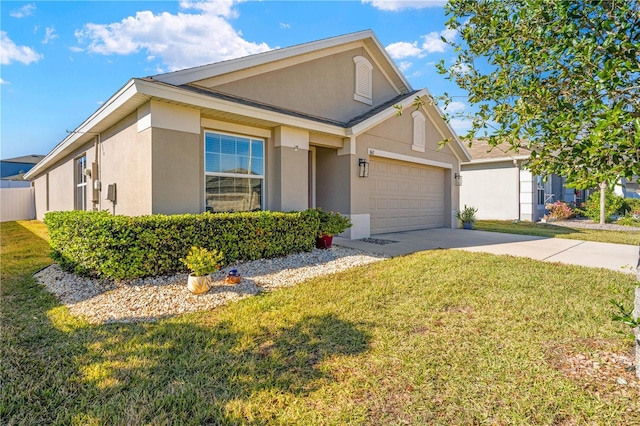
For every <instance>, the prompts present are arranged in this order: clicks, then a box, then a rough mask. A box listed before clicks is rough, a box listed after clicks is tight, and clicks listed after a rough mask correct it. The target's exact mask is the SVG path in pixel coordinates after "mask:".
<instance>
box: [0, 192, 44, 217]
mask: <svg viewBox="0 0 640 426" xmlns="http://www.w3.org/2000/svg"><path fill="white" fill-rule="evenodd" d="M34 191H35V189H34V188H0V222H9V221H11V220H30V219H35V218H36V199H35V192H34Z"/></svg>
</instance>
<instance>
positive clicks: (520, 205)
mask: <svg viewBox="0 0 640 426" xmlns="http://www.w3.org/2000/svg"><path fill="white" fill-rule="evenodd" d="M513 166H514V167H515V168H516V206H517V207H516V210H517V211H518V220H522V218H521V216H522V212H521V208H522V204H521V203H520V164H518V160H513Z"/></svg>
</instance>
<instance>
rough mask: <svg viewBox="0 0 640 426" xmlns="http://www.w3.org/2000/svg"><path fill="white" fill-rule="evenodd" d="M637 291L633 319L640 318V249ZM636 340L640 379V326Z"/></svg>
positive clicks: (635, 329)
mask: <svg viewBox="0 0 640 426" xmlns="http://www.w3.org/2000/svg"><path fill="white" fill-rule="evenodd" d="M636 273H637V275H636V279H637V281H638V284H636V292H635V297H634V300H633V314H632V315H633V319H635V320H637V319H638V318H640V249H639V250H638V266H637V267H636ZM633 332H634V335H635V338H636V339H635V340H636V377H638V378H639V379H640V327H636V328H634V329H633Z"/></svg>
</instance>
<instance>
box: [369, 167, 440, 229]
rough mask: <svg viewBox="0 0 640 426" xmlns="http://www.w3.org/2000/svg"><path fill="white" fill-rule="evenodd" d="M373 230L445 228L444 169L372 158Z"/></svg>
mask: <svg viewBox="0 0 640 426" xmlns="http://www.w3.org/2000/svg"><path fill="white" fill-rule="evenodd" d="M369 178H370V179H371V180H372V182H371V183H372V185H371V188H372V192H371V200H370V206H371V231H372V232H374V233H376V232H378V233H379V232H394V231H404V230H411V229H422V228H437V227H443V226H444V206H445V202H444V169H440V168H436V167H430V166H424V165H418V164H411V163H406V162H401V161H396V160H387V159H378V158H376V159H372V160H371V163H370V168H369Z"/></svg>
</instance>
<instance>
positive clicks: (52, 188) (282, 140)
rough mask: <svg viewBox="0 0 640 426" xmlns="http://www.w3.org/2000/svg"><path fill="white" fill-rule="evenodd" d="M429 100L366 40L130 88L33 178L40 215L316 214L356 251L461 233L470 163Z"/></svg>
mask: <svg viewBox="0 0 640 426" xmlns="http://www.w3.org/2000/svg"><path fill="white" fill-rule="evenodd" d="M428 96H429V93H428V91H427V90H426V89H422V90H414V89H413V88H412V87H411V85H410V84H409V83H408V81H407V80H406V78H405V77H404V75H402V73H401V72H400V71H399V70H398V68H397V67H396V65H395V64H394V63H393V61H392V60H391V59H390V57H389V56H388V54H387V52H386V51H385V50H384V48H383V47H382V45H381V44H380V42H379V41H378V39H377V38H376V37H375V35H374V34H373V32H371V31H362V32H358V33H353V34H347V35H344V36H339V37H334V38H329V39H325V40H320V41H315V42H311V43H306V44H301V45H297V46H293V47H289V48H284V49H278V50H273V51H269V52H265V53H260V54H257V55H252V56H248V57H243V58H239V59H234V60H229V61H224V62H219V63H214V64H210V65H204V66H200V67H195V68H189V69H184V70H181V71H175V72H171V73H166V74H159V75H154V76H151V77H147V78H134V79H132V80H130V81H129V82H127V84H125V85H124V87H122V88H121V89H120V90H118V92H117V93H115V94H114V95H113V96H112V97H111V98H110V99H109V100H108V101H107V102H105V103H104V105H102V106H101V107H100V109H98V110H97V111H96V112H95V113H93V114H92V115H91V116H90V117H89V118H87V119H86V120H85V121H84V122H83V123H82V124H81V125H80V126H79V127H78V128H77V129H76V130H75V131H74V132H72V133H71V134H70V135H69V136H68V137H67V138H66V139H64V140H63V141H62V142H60V143H59V144H58V146H56V147H55V148H54V149H53V151H51V152H50V153H49V154H48V155H47V156H46V157H45V159H44V160H43V161H42V162H40V163H39V164H38V165H37V166H36V167H35V168H34V169H32V170H31V171H30V172H29V173H28V174H27V177H28V178H29V179H32V180H33V181H34V183H35V193H36V210H37V217H38V218H40V219H41V218H42V217H43V215H44V213H45V212H47V211H51V210H72V209H80V210H92V209H95V210H109V211H112V212H114V213H116V214H123V215H145V214H152V213H163V214H175V213H200V212H204V211H212V212H219V211H248V210H275V211H291V210H304V209H307V208H309V207H321V208H322V209H324V210H328V211H339V212H342V213H344V214H346V215H348V216H349V217H350V218H351V220H352V222H353V224H354V226H353V228H351V229H350V230H348V231H347V232H346V233H345V236H347V237H350V238H352V239H356V238H363V237H368V236H369V235H370V233H383V232H392V231H402V230H411V229H420V228H435V227H450V226H457V223H455V220H454V218H453V217H452V211H454V210H456V209H457V208H458V201H459V194H458V187H457V186H456V185H455V184H454V175H455V174H456V173H458V172H459V170H460V169H459V165H460V163H461V162H463V161H469V160H470V158H469V156H468V153H467V151H466V150H465V148H464V146H462V145H461V144H460V142H459V140H458V139H457V137H456V135H455V133H454V132H453V131H452V129H451V128H450V127H449V126H448V124H447V123H446V122H445V121H444V120H443V119H442V118H441V115H442V114H441V112H440V111H439V110H438V109H437V107H436V106H433V105H431V103H430V102H425V105H424V106H421V107H420V108H419V109H418V110H416V109H415V108H414V106H413V104H414V99H415V98H416V97H420V98H422V99H427V97H428ZM395 105H401V106H403V107H404V114H402V115H401V116H399V117H397V116H396V109H395V108H394V106H395ZM445 138H449V139H451V140H452V142H450V143H449V144H447V146H445V147H444V149H441V150H439V149H438V142H439V141H441V140H443V139H445ZM363 175H364V176H366V177H361V176H363Z"/></svg>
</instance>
